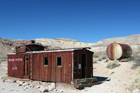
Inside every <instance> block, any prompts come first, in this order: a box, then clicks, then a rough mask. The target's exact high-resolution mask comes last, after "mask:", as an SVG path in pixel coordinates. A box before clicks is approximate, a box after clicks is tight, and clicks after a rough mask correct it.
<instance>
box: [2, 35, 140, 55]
mask: <svg viewBox="0 0 140 93" xmlns="http://www.w3.org/2000/svg"><path fill="white" fill-rule="evenodd" d="M34 40H35V41H36V43H41V44H42V45H44V46H48V47H49V48H50V49H55V48H56V49H63V48H75V47H91V51H94V52H96V51H97V52H98V51H99V50H100V48H101V49H102V50H101V51H105V50H106V47H107V46H108V45H109V44H110V43H113V42H116V43H123V44H128V45H132V46H133V45H137V44H140V34H137V35H130V36H126V37H117V38H109V39H103V40H100V41H99V42H97V43H85V42H80V41H77V40H74V39H68V38H56V39H47V38H40V39H34ZM27 42H28V41H27V40H10V39H3V38H0V58H4V57H6V54H7V53H11V52H13V50H14V49H15V47H16V46H22V45H25V44H27Z"/></svg>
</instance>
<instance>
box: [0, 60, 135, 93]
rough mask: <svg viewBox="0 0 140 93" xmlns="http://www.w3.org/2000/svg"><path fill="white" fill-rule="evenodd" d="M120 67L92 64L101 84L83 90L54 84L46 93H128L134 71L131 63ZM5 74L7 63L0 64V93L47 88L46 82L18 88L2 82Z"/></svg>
mask: <svg viewBox="0 0 140 93" xmlns="http://www.w3.org/2000/svg"><path fill="white" fill-rule="evenodd" d="M119 64H120V66H119V67H116V68H114V69H108V68H106V65H107V62H106V60H102V61H97V63H94V64H93V67H94V68H93V72H94V77H97V79H98V81H102V83H101V84H98V85H94V86H92V87H85V88H84V89H81V90H78V89H75V88H74V86H73V85H70V84H65V83H56V85H55V86H56V88H55V89H52V90H51V91H48V92H49V93H93V92H94V93H130V91H129V90H128V89H127V88H126V86H127V85H128V83H129V81H130V80H131V79H132V78H133V74H134V73H135V69H132V68H131V67H132V66H133V62H132V61H129V62H120V63H119ZM6 73H7V62H1V64H0V78H1V79H0V93H41V91H40V90H39V88H37V87H36V86H42V85H43V86H45V85H46V86H47V84H48V83H47V82H40V81H32V82H31V81H27V82H28V83H29V84H30V85H31V84H33V83H34V84H35V87H26V86H20V85H19V84H17V83H11V82H6V80H5V82H4V81H3V78H2V77H4V76H6Z"/></svg>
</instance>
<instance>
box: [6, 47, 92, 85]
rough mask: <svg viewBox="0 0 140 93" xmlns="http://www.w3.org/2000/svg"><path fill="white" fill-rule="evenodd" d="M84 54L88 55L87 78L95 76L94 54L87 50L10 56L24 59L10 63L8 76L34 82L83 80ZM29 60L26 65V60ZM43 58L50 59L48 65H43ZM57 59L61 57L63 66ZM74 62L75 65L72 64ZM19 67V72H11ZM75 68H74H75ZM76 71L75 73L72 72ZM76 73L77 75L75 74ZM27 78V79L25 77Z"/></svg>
mask: <svg viewBox="0 0 140 93" xmlns="http://www.w3.org/2000/svg"><path fill="white" fill-rule="evenodd" d="M82 54H86V56H85V60H84V65H85V64H86V66H85V67H84V71H85V72H86V74H85V77H86V78H88V77H90V76H91V75H92V74H93V71H92V70H91V69H92V54H93V53H92V52H90V51H87V50H85V49H84V50H76V51H61V52H43V53H41V52H40V53H30V54H28V53H22V54H15V55H9V57H8V59H9V58H12V57H13V58H19V57H20V58H22V61H19V62H15V61H14V62H9V61H8V75H9V76H13V77H14V76H16V77H23V78H27V76H28V78H30V79H33V80H41V81H53V82H63V83H71V81H72V79H73V78H74V79H81V78H82V73H83V72H84V71H82V70H81V68H82V66H81V65H80V64H81V63H82ZM26 57H28V58H29V60H28V62H27V64H26V60H25V58H26ZM43 57H48V65H47V66H44V65H43ZM57 57H61V66H58V65H57ZM72 62H73V63H74V64H72ZM14 64H16V66H17V67H18V69H19V70H18V71H11V68H12V66H14ZM73 67H74V68H73ZM72 70H74V71H72ZM75 72H76V73H75ZM25 76H26V77H25Z"/></svg>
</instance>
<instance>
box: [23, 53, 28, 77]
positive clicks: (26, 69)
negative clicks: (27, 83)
mask: <svg viewBox="0 0 140 93" xmlns="http://www.w3.org/2000/svg"><path fill="white" fill-rule="evenodd" d="M28 66H29V56H28V55H25V59H24V75H28V74H29V73H28V72H29V69H28Z"/></svg>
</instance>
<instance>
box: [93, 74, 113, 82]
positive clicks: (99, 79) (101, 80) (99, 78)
mask: <svg viewBox="0 0 140 93" xmlns="http://www.w3.org/2000/svg"><path fill="white" fill-rule="evenodd" d="M94 78H97V82H102V83H103V82H105V81H110V80H111V79H109V78H108V77H101V76H94Z"/></svg>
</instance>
